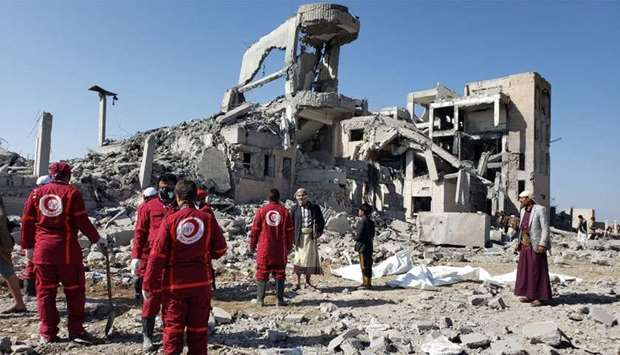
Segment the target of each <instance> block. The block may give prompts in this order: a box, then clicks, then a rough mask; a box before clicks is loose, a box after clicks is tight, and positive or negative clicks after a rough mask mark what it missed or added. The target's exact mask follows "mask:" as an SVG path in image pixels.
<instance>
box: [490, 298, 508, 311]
mask: <svg viewBox="0 0 620 355" xmlns="http://www.w3.org/2000/svg"><path fill="white" fill-rule="evenodd" d="M489 307H490V308H492V309H506V303H505V302H504V299H502V298H501V297H496V298H493V299H491V300H490V301H489Z"/></svg>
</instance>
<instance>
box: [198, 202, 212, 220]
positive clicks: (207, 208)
mask: <svg viewBox="0 0 620 355" xmlns="http://www.w3.org/2000/svg"><path fill="white" fill-rule="evenodd" d="M199 210H200V211H202V212H204V213H207V214H210V215H212V216H213V217H215V213H213V209H212V208H211V206H209V204H208V203H205V204H204V205H203V206H202V207H200V208H199Z"/></svg>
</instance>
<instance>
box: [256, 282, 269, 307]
mask: <svg viewBox="0 0 620 355" xmlns="http://www.w3.org/2000/svg"><path fill="white" fill-rule="evenodd" d="M266 288H267V281H256V305H258V306H259V307H263V306H264V305H265V290H266Z"/></svg>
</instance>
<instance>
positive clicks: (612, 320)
mask: <svg viewBox="0 0 620 355" xmlns="http://www.w3.org/2000/svg"><path fill="white" fill-rule="evenodd" d="M590 318H591V319H592V320H594V321H595V322H598V323H602V324H604V325H605V326H606V327H613V326H614V325H616V324H618V320H617V319H616V317H614V316H613V315H612V314H610V313H609V312H607V311H606V310H604V309H603V307H600V306H598V307H592V309H591V310H590Z"/></svg>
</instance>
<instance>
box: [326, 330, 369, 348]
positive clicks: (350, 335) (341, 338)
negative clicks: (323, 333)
mask: <svg viewBox="0 0 620 355" xmlns="http://www.w3.org/2000/svg"><path fill="white" fill-rule="evenodd" d="M359 334H361V331H360V330H359V329H349V330H347V331H346V332H344V333H342V334H340V335H338V336H337V337H335V338H334V339H332V340H331V341H330V342H329V344H328V345H327V349H328V350H329V351H334V350H336V348H338V347H339V346H340V344H342V342H344V341H345V340H346V339H351V338H355V337H356V336H358V335H359Z"/></svg>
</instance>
